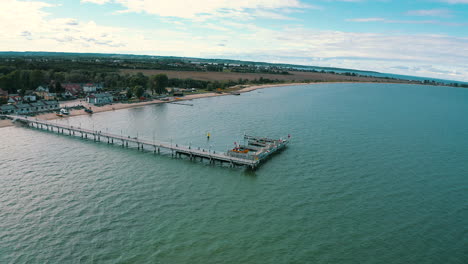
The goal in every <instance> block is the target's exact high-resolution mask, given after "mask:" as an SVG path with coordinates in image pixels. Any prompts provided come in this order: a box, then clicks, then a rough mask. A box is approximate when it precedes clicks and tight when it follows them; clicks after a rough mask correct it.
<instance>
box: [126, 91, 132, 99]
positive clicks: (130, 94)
mask: <svg viewBox="0 0 468 264" xmlns="http://www.w3.org/2000/svg"><path fill="white" fill-rule="evenodd" d="M132 96H133V92H132V89H127V99H130V98H132Z"/></svg>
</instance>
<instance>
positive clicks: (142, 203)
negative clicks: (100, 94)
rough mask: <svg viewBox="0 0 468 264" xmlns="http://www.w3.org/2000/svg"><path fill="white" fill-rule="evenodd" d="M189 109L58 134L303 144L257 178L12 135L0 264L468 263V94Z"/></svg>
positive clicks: (338, 90) (135, 114) (267, 96)
mask: <svg viewBox="0 0 468 264" xmlns="http://www.w3.org/2000/svg"><path fill="white" fill-rule="evenodd" d="M192 103H193V104H194V106H193V107H190V106H181V105H171V104H164V105H152V106H146V107H141V108H135V109H126V110H119V111H115V112H105V113H98V114H94V115H93V116H80V117H74V118H70V119H66V120H61V121H60V122H64V123H70V124H72V125H76V126H83V127H88V128H93V127H94V128H95V129H96V130H101V131H109V132H114V133H116V134H119V133H122V134H125V135H131V136H137V135H138V137H140V138H146V139H149V140H151V139H152V138H153V137H154V138H155V139H156V140H162V141H167V142H169V141H170V140H172V141H173V142H177V143H180V144H190V143H191V144H192V146H200V147H203V148H210V147H211V148H212V149H215V150H217V151H224V150H226V149H227V147H228V146H232V144H233V142H234V141H239V140H240V138H241V137H242V135H243V134H244V132H246V133H248V134H254V135H259V136H271V137H281V136H285V135H287V134H291V135H292V137H293V138H292V143H291V145H290V146H289V147H288V148H287V149H286V150H285V151H283V152H281V153H280V154H278V155H276V156H274V157H273V158H272V159H271V160H269V161H268V162H266V163H265V164H263V166H261V167H260V168H259V169H258V170H256V171H248V170H247V171H246V170H243V169H239V168H237V169H231V168H221V167H218V166H211V165H208V164H201V163H198V162H190V161H188V160H179V159H172V158H171V157H168V156H158V155H154V154H152V153H149V152H139V151H137V150H136V149H133V150H132V149H123V148H120V147H118V146H111V145H108V144H106V143H94V142H92V141H85V140H82V139H79V138H72V137H67V136H62V135H56V134H53V133H50V132H41V131H38V130H33V129H29V128H23V127H9V128H2V129H0V140H1V142H0V143H1V144H0V263H468V246H467V245H468V115H467V114H468V89H456V88H447V87H431V86H415V85H389V84H321V85H310V86H291V87H279V88H269V89H263V90H258V91H253V92H250V93H245V94H242V95H241V96H221V97H214V98H204V99H199V100H194V101H193V102H192ZM57 122H58V121H57ZM207 131H210V132H211V134H212V138H211V140H210V141H209V142H207V141H206V137H205V134H206V132H207Z"/></svg>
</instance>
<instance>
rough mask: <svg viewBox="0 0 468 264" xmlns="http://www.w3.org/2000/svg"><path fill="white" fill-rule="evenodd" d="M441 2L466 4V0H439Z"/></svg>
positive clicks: (467, 2) (467, 1) (467, 0)
mask: <svg viewBox="0 0 468 264" xmlns="http://www.w3.org/2000/svg"><path fill="white" fill-rule="evenodd" d="M441 2H444V3H449V4H468V0H441Z"/></svg>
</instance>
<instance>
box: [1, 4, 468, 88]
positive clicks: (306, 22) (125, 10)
mask: <svg viewBox="0 0 468 264" xmlns="http://www.w3.org/2000/svg"><path fill="white" fill-rule="evenodd" d="M0 7H1V8H0V50H2V51H63V52H102V53H130V54H147V55H172V56H189V57H203V58H230V59H241V60H255V61H267V62H283V63H295V64H302V65H317V66H332V67H344V68H355V69H362V70H374V71H380V72H389V73H396V74H406V75H416V76H425V77H433V78H443V79H452V80H460V81H468V0H413V1H403V0H315V1H313V0H64V1H59V0H29V1H26V0H0Z"/></svg>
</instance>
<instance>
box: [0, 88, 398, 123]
mask: <svg viewBox="0 0 468 264" xmlns="http://www.w3.org/2000/svg"><path fill="white" fill-rule="evenodd" d="M334 83H374V82H316V83H277V84H264V85H251V86H248V87H244V88H241V89H239V90H231V91H232V92H238V93H248V92H251V91H255V90H259V89H265V88H273V87H283V86H297V85H317V84H334ZM377 84H394V83H391V82H389V83H380V82H379V83H377ZM224 95H231V93H229V92H225V93H221V94H218V93H214V92H210V93H202V94H190V95H185V96H184V97H182V98H181V99H178V100H173V101H170V102H179V101H188V100H193V99H200V98H208V97H215V96H224ZM163 103H168V102H167V101H161V100H157V99H154V100H151V101H144V102H138V103H115V104H109V105H104V106H100V107H98V106H94V105H91V104H88V103H86V102H84V101H82V100H75V101H71V102H66V103H65V104H61V105H65V106H66V105H67V104H70V105H77V104H82V105H83V106H85V107H87V108H92V110H93V111H94V113H101V112H108V111H117V110H121V109H128V108H137V107H142V106H146V105H152V104H163ZM80 115H88V113H86V112H85V111H84V110H71V111H70V115H68V116H64V117H58V116H57V115H56V114H55V113H45V114H38V115H36V116H34V117H36V118H39V119H43V120H55V119H64V118H68V117H73V116H80ZM13 125H14V124H13V122H12V121H11V120H0V128H2V127H10V126H13Z"/></svg>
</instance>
